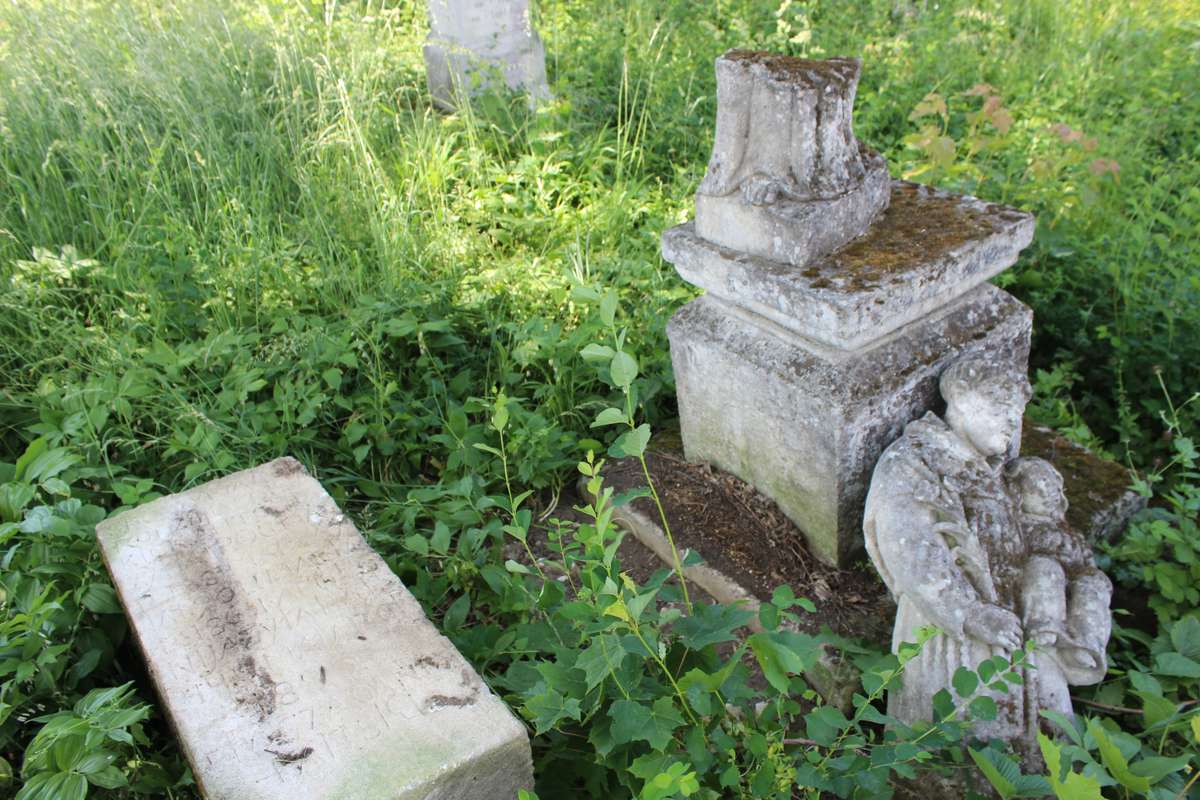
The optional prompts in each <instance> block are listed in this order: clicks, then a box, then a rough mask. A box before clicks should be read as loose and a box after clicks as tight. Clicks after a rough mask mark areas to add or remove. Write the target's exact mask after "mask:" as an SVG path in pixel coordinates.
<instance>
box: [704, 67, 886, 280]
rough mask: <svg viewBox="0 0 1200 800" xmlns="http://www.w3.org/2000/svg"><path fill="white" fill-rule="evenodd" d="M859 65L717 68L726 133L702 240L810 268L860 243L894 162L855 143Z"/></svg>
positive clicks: (710, 177) (720, 127)
mask: <svg viewBox="0 0 1200 800" xmlns="http://www.w3.org/2000/svg"><path fill="white" fill-rule="evenodd" d="M860 66H861V65H860V63H859V61H858V59H856V58H831V59H829V60H827V61H809V60H805V59H800V58H789V57H788V56H779V55H772V54H770V53H756V52H751V51H747V50H731V51H729V52H728V53H726V54H725V55H723V56H721V58H719V59H717V130H716V141H715V143H714V144H713V155H712V159H711V160H710V161H709V164H708V172H707V174H705V176H704V180H703V181H702V182H701V184H700V188H699V189H698V190H697V191H696V233H697V235H699V236H700V237H702V238H704V239H707V240H708V241H710V242H713V243H714V244H716V245H718V246H721V247H726V248H729V249H731V250H737V251H740V252H744V253H750V254H752V255H756V256H761V257H763V258H767V259H770V260H772V261H781V262H784V263H788V264H800V263H804V262H806V261H809V260H810V259H812V258H814V257H816V256H819V255H822V254H823V253H827V252H829V251H831V250H834V249H836V248H838V247H840V246H841V245H843V244H845V243H846V242H848V241H850V240H851V239H853V238H855V237H856V236H858V235H859V234H860V233H862V232H863V230H864V229H865V228H866V227H867V225H869V224H870V223H871V221H872V220H873V219H875V217H877V216H878V215H879V213H880V212H881V211H883V209H884V208H886V207H887V204H888V197H889V194H890V188H891V178H890V177H889V176H888V169H887V163H886V162H884V160H883V158H882V157H880V155H879V154H878V153H874V152H872V151H870V150H868V149H867V148H866V147H864V146H863V145H862V144H860V143H859V142H858V140H857V139H855V138H854V132H853V130H852V128H851V124H850V117H851V111H852V110H853V108H854V94H855V92H856V90H857V88H858V73H859V69H860Z"/></svg>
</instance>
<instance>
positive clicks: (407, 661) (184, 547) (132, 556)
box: [98, 458, 532, 800]
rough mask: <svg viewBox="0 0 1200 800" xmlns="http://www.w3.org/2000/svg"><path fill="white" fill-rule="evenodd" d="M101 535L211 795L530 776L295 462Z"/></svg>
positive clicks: (398, 591)
mask: <svg viewBox="0 0 1200 800" xmlns="http://www.w3.org/2000/svg"><path fill="white" fill-rule="evenodd" d="M98 535H99V540H100V546H101V549H102V551H103V553H104V557H105V560H106V561H107V563H108V567H109V570H110V571H111V573H112V576H113V581H114V583H115V585H116V587H117V591H118V593H119V595H120V597H121V601H122V603H123V604H124V606H125V609H126V612H127V614H128V616H129V619H130V622H131V623H132V627H133V631H134V633H135V635H136V637H137V640H138V642H139V643H140V645H141V648H142V651H143V653H144V655H145V657H146V661H147V663H148V665H149V668H150V674H151V676H152V677H153V679H154V681H155V684H156V686H157V688H158V691H159V694H160V696H161V699H162V703H163V707H164V708H165V709H166V711H167V713H168V716H169V717H170V719H171V721H172V723H173V725H174V727H175V729H176V731H177V733H178V735H179V740H180V744H181V745H182V747H183V750H184V752H185V754H186V755H187V758H188V760H189V762H190V763H191V764H192V768H193V772H194V773H195V776H196V781H197V783H198V784H199V785H200V788H201V791H202V793H203V794H204V796H205V797H206V798H209V800H397V799H398V798H414V799H415V798H440V799H443V800H451V799H452V798H453V799H456V800H467V799H468V798H470V799H472V800H474V799H478V800H485V799H486V800H491V798H512V797H515V796H516V793H517V790H518V788H520V787H529V786H531V784H532V780H531V775H532V767H531V762H530V750H529V740H528V736H527V734H526V731H525V728H524V726H523V725H522V724H521V723H520V722H518V721H517V720H516V719H515V718H514V717H513V715H512V713H511V712H510V711H509V710H508V708H507V707H506V706H505V705H504V703H503V702H501V701H500V700H499V699H498V698H496V697H495V696H494V695H492V693H491V692H490V691H489V690H488V688H487V686H486V685H484V683H483V682H482V681H481V680H480V678H479V676H478V675H477V674H476V673H475V671H474V670H473V669H472V668H471V666H470V664H468V663H467V662H466V660H465V659H463V657H462V656H461V655H460V654H459V653H458V651H457V650H455V648H454V646H453V645H452V644H451V643H450V641H449V640H448V639H446V638H445V637H443V636H441V635H440V634H439V633H438V632H437V630H436V629H435V628H434V626H433V625H432V624H431V623H430V622H429V620H428V619H426V617H425V615H424V613H423V612H422V610H421V607H420V605H419V604H418V603H417V601H416V599H414V598H413V596H412V595H411V594H409V592H408V590H407V589H405V588H404V586H403V585H402V584H401V583H400V581H399V580H398V579H397V578H396V577H395V575H393V574H392V573H391V571H390V570H389V569H388V567H387V565H386V564H385V563H384V562H383V560H382V559H381V558H380V557H379V556H378V555H377V554H376V553H375V552H374V551H373V550H371V548H370V547H369V546H368V545H367V543H366V542H365V541H364V540H363V538H362V536H361V535H360V534H359V532H358V531H357V530H356V529H355V527H354V525H353V524H352V523H351V522H350V521H349V520H348V519H347V518H346V517H345V515H343V514H342V512H341V511H339V510H338V507H337V505H336V504H335V503H334V502H333V500H332V499H331V498H330V497H329V495H327V494H326V493H325V491H324V490H323V489H322V488H321V486H320V484H318V483H317V482H316V481H315V480H314V479H313V478H311V477H309V475H308V474H307V473H306V472H305V471H304V469H303V467H302V466H301V465H300V463H299V462H297V461H295V460H294V459H291V458H283V459H279V460H277V461H273V462H271V463H269V464H266V465H264V466H261V467H258V468H256V469H252V470H247V471H245V472H240V473H237V474H236V475H231V476H229V477H227V478H223V479H221V480H217V481H213V482H211V483H208V484H205V485H203V486H200V487H198V488H195V489H192V490H190V491H187V492H184V493H182V494H177V495H171V496H169V497H164V498H162V499H159V500H156V501H154V502H152V503H149V504H147V505H145V506H142V507H140V508H138V509H135V510H133V511H129V512H126V513H124V514H121V515H119V516H117V517H115V518H113V519H110V520H108V521H106V522H104V523H103V524H101V525H100V526H99V527H98Z"/></svg>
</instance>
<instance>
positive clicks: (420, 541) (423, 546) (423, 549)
mask: <svg viewBox="0 0 1200 800" xmlns="http://www.w3.org/2000/svg"><path fill="white" fill-rule="evenodd" d="M404 547H405V549H407V550H411V551H412V552H414V553H417V554H419V555H423V556H427V555H429V540H428V539H426V538H425V537H424V536H422V535H421V534H419V533H414V534H411V535H409V536H406V537H404Z"/></svg>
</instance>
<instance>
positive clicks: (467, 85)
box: [425, 0, 550, 110]
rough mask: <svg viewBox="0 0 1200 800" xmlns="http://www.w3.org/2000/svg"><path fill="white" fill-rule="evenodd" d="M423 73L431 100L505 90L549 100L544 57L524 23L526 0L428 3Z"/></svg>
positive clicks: (447, 103) (451, 102)
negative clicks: (426, 79)
mask: <svg viewBox="0 0 1200 800" xmlns="http://www.w3.org/2000/svg"><path fill="white" fill-rule="evenodd" d="M429 28H430V30H429V40H428V42H427V43H426V45H425V70H426V76H427V78H428V81H429V91H430V94H432V95H433V99H434V102H435V103H437V104H438V105H440V106H441V107H443V108H446V109H451V110H452V109H454V108H455V107H456V106H457V104H458V100H459V98H460V97H463V96H469V95H472V94H477V93H480V92H486V91H489V90H495V89H497V88H501V87H507V88H508V89H512V90H522V91H525V92H528V93H529V96H530V98H532V99H544V98H547V97H549V96H550V88H549V87H548V86H547V85H546V54H545V49H544V48H543V47H542V40H541V38H539V37H538V35H537V31H535V30H534V29H533V26H532V25H531V24H530V22H529V0H429Z"/></svg>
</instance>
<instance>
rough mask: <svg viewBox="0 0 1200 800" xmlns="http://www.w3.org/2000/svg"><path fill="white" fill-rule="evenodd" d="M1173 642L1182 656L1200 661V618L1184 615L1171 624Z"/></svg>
mask: <svg viewBox="0 0 1200 800" xmlns="http://www.w3.org/2000/svg"><path fill="white" fill-rule="evenodd" d="M1171 644H1172V645H1173V646H1174V647H1175V649H1176V651H1178V652H1179V654H1180V655H1181V656H1184V657H1185V658H1190V659H1193V660H1197V661H1200V619H1197V618H1196V617H1184V618H1183V619H1181V620H1179V621H1178V622H1176V623H1175V624H1174V625H1173V626H1171Z"/></svg>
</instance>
